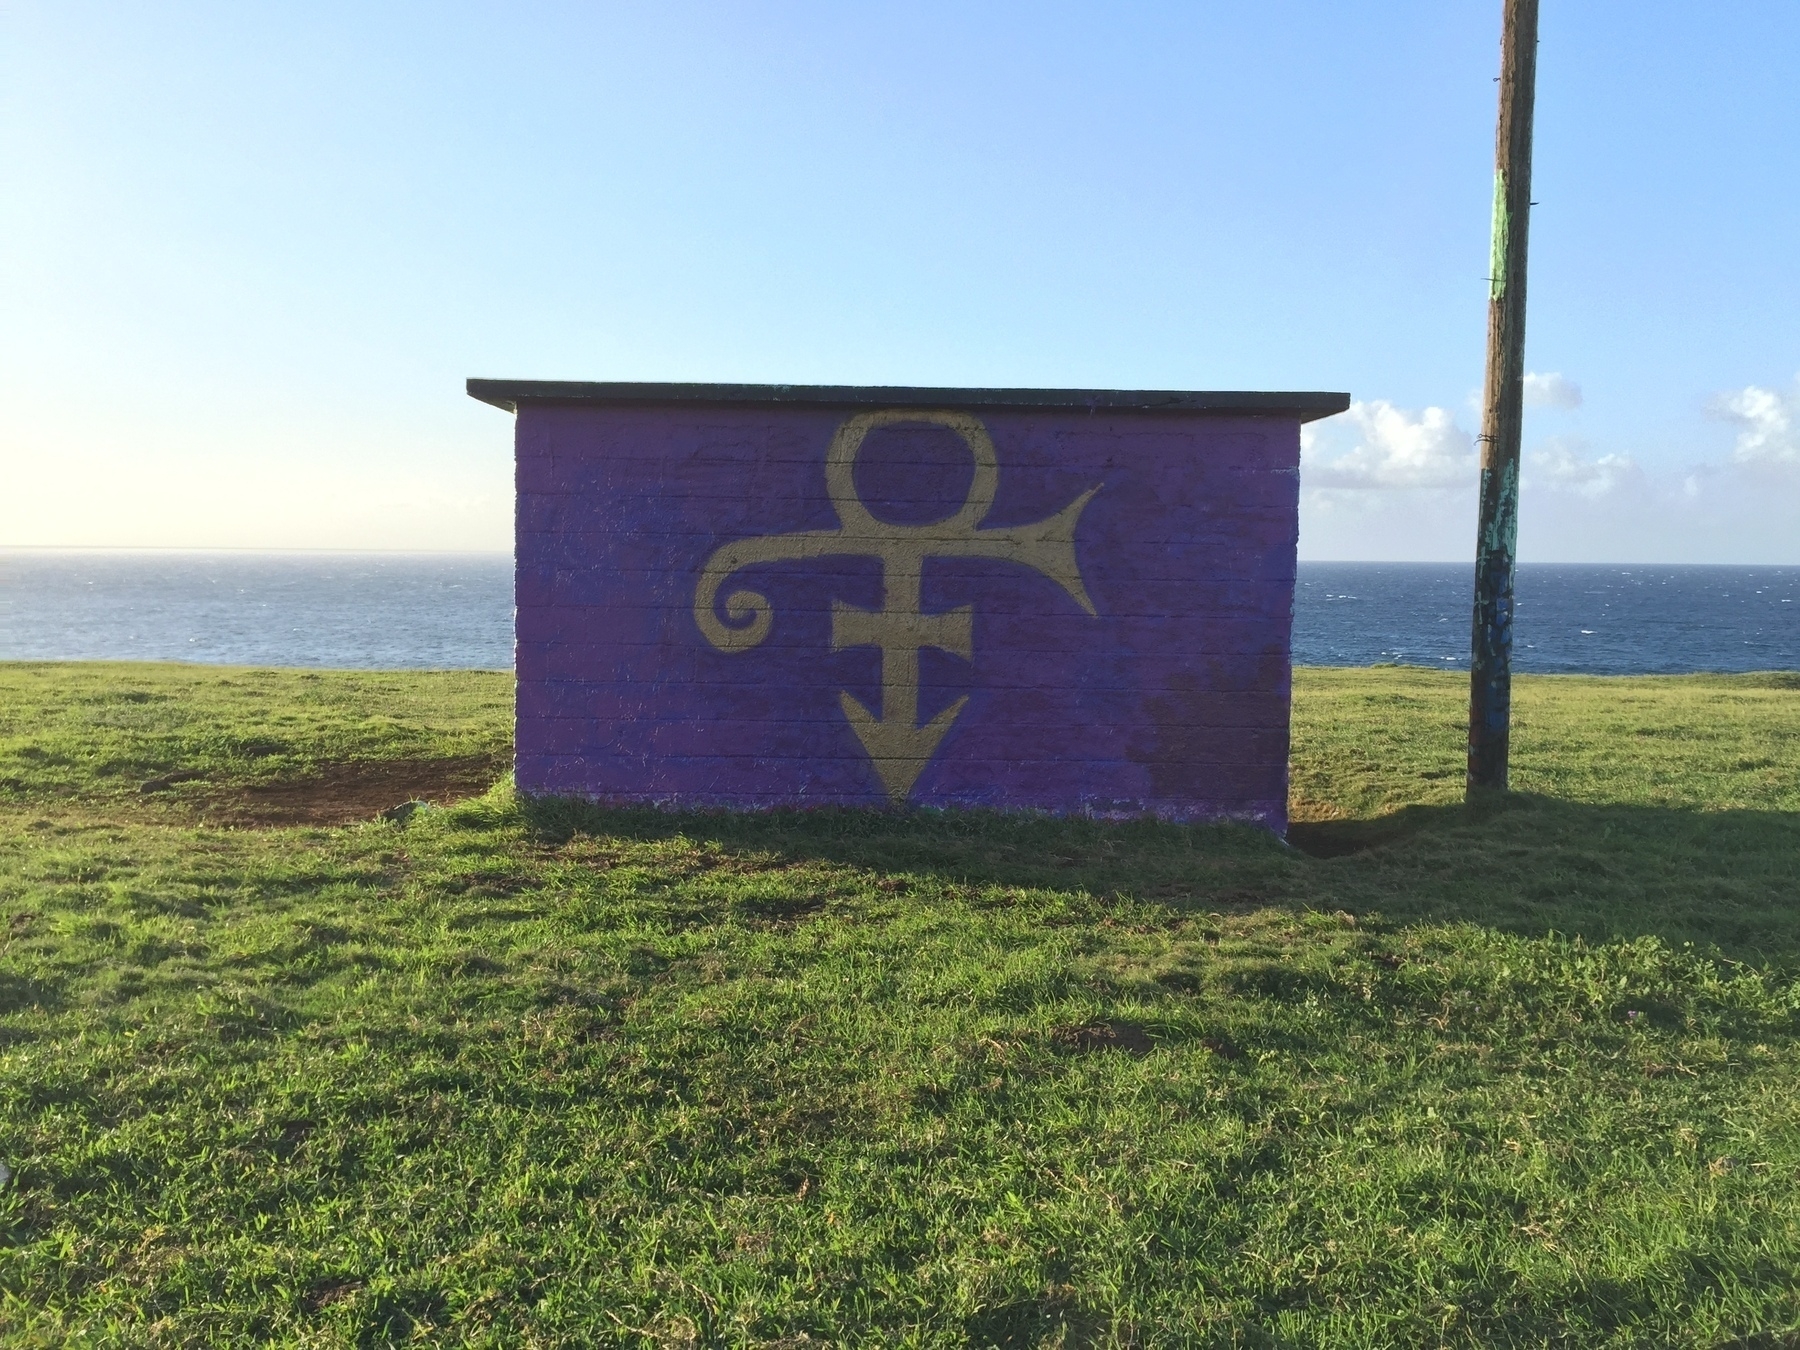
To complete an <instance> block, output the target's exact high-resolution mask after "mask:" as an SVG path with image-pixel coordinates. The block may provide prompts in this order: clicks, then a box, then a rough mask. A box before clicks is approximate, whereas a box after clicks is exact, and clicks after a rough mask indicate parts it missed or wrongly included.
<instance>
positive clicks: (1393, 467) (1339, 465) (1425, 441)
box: [1300, 399, 1475, 490]
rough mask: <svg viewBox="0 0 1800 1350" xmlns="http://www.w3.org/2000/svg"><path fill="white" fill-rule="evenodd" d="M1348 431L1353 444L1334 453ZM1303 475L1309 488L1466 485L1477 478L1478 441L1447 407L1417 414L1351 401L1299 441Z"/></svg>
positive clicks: (1382, 402)
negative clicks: (1337, 414) (1476, 447)
mask: <svg viewBox="0 0 1800 1350" xmlns="http://www.w3.org/2000/svg"><path fill="white" fill-rule="evenodd" d="M1308 430H1309V431H1311V430H1312V429H1311V428H1308ZM1346 432H1348V433H1349V436H1350V437H1353V438H1354V444H1353V445H1352V446H1351V448H1350V449H1348V450H1343V451H1337V452H1335V453H1334V448H1335V446H1337V445H1340V444H1342V442H1343V440H1344V439H1346V436H1345V433H1346ZM1300 476H1301V482H1302V484H1303V485H1304V486H1305V487H1307V488H1309V489H1332V490H1345V489H1348V490H1368V489H1388V488H1459V487H1468V486H1471V485H1472V484H1473V483H1474V482H1475V443H1474V441H1473V440H1472V439H1471V438H1470V436H1469V433H1468V432H1466V431H1464V430H1463V429H1462V428H1461V427H1459V426H1457V425H1456V418H1455V416H1454V415H1452V414H1451V413H1450V412H1449V411H1447V410H1446V409H1443V408H1426V409H1425V410H1424V411H1423V412H1421V413H1418V414H1414V413H1411V412H1408V411H1407V410H1406V409H1404V408H1396V407H1395V406H1394V405H1393V404H1391V403H1389V402H1387V401H1386V400H1385V399H1371V400H1369V401H1367V402H1356V403H1352V404H1351V405H1350V408H1349V411H1348V412H1344V413H1341V414H1339V416H1337V417H1334V418H1331V419H1329V421H1328V422H1327V423H1324V424H1321V425H1320V429H1319V430H1318V431H1316V432H1313V434H1311V435H1309V436H1306V437H1304V438H1303V439H1302V440H1301V457H1300Z"/></svg>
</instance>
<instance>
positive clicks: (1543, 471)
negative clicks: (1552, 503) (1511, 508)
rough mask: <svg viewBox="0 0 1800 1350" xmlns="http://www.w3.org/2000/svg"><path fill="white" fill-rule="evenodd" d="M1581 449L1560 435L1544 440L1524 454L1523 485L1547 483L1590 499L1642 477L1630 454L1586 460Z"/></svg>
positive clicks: (1574, 442) (1578, 444)
mask: <svg viewBox="0 0 1800 1350" xmlns="http://www.w3.org/2000/svg"><path fill="white" fill-rule="evenodd" d="M1580 449H1581V444H1580V442H1578V441H1570V440H1567V439H1565V438H1563V437H1560V436H1557V437H1552V438H1551V439H1550V440H1548V441H1546V442H1544V445H1543V447H1542V448H1541V449H1538V450H1533V451H1532V452H1531V453H1530V454H1528V455H1527V456H1526V457H1525V462H1526V465H1527V466H1528V469H1529V473H1528V475H1527V477H1526V479H1525V482H1524V486H1526V487H1531V486H1534V485H1535V484H1537V483H1546V484H1548V485H1549V486H1550V487H1552V488H1555V489H1557V490H1559V491H1563V492H1575V493H1579V494H1580V495H1581V496H1583V497H1589V498H1593V497H1604V496H1606V495H1607V494H1608V493H1610V492H1613V491H1615V490H1616V489H1618V488H1620V487H1623V486H1624V485H1626V484H1627V483H1635V482H1637V481H1639V480H1640V479H1642V477H1643V470H1641V469H1639V468H1638V466H1637V461H1635V460H1634V459H1632V457H1631V456H1630V455H1601V456H1600V457H1599V458H1598V459H1585V458H1583V457H1582V455H1581V454H1580V453H1579V452H1580Z"/></svg>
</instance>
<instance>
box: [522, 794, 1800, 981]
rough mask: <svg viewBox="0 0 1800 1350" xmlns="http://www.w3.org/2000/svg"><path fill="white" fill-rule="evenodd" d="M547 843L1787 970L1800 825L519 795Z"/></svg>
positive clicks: (1798, 821) (1565, 810)
mask: <svg viewBox="0 0 1800 1350" xmlns="http://www.w3.org/2000/svg"><path fill="white" fill-rule="evenodd" d="M521 809H522V811H523V812H524V814H525V817H526V819H527V821H528V822H529V824H530V826H531V828H532V829H533V830H534V832H536V833H537V834H538V835H539V837H540V838H542V839H543V840H544V841H545V842H546V843H553V844H554V843H561V842H565V841H567V840H569V839H571V838H574V837H576V836H590V837H609V838H617V839H624V840H633V841H641V842H653V841H674V840H686V841H689V842H691V843H692V844H694V845H696V846H698V847H703V848H705V849H708V850H711V851H714V852H717V853H719V854H721V855H729V856H730V857H732V858H734V859H736V860H738V861H739V862H741V863H751V864H753V865H757V866H767V867H779V866H792V865H795V864H800V863H812V864H818V863H826V864H832V865H836V866H840V867H844V868H848V869H854V870H858V871H864V872H868V873H872V874H875V876H876V877H877V878H881V877H896V876H904V875H911V876H917V877H928V878H932V879H935V880H937V881H941V882H944V883H946V884H952V885H957V886H965V887H974V888H1025V889H1045V890H1054V891H1079V892H1083V893H1085V894H1087V895H1089V896H1092V897H1094V898H1096V899H1101V900H1117V901H1131V902H1150V903H1154V904H1159V905H1164V906H1168V907H1172V908H1174V909H1177V910H1193V911H1201V912H1206V911H1217V910H1234V909H1235V910H1241V909H1245V908H1257V907H1267V906H1279V907H1284V908H1289V909H1295V910H1301V909H1313V910H1323V911H1326V912H1337V911H1343V912H1347V913H1349V914H1350V915H1353V916H1358V917H1359V918H1366V919H1367V920H1368V921H1369V922H1372V923H1386V924H1400V925H1412V924H1425V923H1432V924H1441V923H1467V924H1475V925H1479V926H1481V927H1485V928H1491V929H1494V930H1498V931H1502V932H1508V933H1516V934H1519V935H1524V936H1541V935H1545V934H1550V933H1556V934H1561V935H1563V936H1565V937H1570V938H1575V937H1579V938H1581V939H1583V940H1585V941H1588V942H1614V941H1629V940H1633V939H1637V938H1644V937H1655V938H1657V939H1659V940H1661V941H1663V942H1666V943H1668V944H1670V945H1671V946H1677V947H1678V946H1681V945H1682V944H1685V943H1691V944H1693V945H1694V946H1695V947H1698V948H1702V949H1705V950H1707V951H1709V952H1711V953H1713V954H1715V955H1717V956H1719V957H1721V958H1724V959H1728V960H1733V961H1743V962H1750V963H1754V964H1758V965H1770V964H1773V965H1780V966H1789V965H1792V966H1796V967H1800V814H1796V813H1792V812H1780V811H1744V810H1738V811H1699V810H1691V809H1683V808H1677V807H1653V806H1636V805H1615V804H1593V803H1581V802H1568V801H1561V800H1557V799H1554V798H1548V797H1535V796H1529V795H1525V794H1514V795H1511V796H1508V797H1505V798H1503V799H1500V800H1498V801H1496V802H1494V803H1490V804H1489V805H1488V806H1486V807H1484V808H1481V809H1476V810H1471V809H1468V808H1465V807H1463V806H1460V805H1456V806H1433V807H1409V808H1407V809H1405V810H1403V811H1398V812H1394V813H1391V814H1387V815H1381V816H1376V817H1371V818H1366V819H1356V820H1341V821H1329V822H1314V823H1305V824H1296V825H1295V826H1294V827H1293V829H1292V830H1291V832H1290V839H1291V843H1283V842H1282V841H1280V840H1278V839H1276V838H1275V837H1274V836H1273V835H1271V834H1269V833H1267V832H1266V831H1263V830H1260V829H1255V828H1252V827H1249V826H1240V825H1176V824H1170V823H1167V822H1162V821H1155V820H1129V821H1099V820H1085V819H1056V818H1051V817H1046V816H1035V815H1024V814H1005V813H998V812H985V811H935V810H921V811H861V810H840V809H824V810H815V811H792V810H778V811H767V812H665V811H660V810H655V809H647V808H623V809H621V808H607V807H601V806H595V805H592V804H589V803H585V802H579V801H574V800H570V799H566V798H539V799H524V798H522V799H521Z"/></svg>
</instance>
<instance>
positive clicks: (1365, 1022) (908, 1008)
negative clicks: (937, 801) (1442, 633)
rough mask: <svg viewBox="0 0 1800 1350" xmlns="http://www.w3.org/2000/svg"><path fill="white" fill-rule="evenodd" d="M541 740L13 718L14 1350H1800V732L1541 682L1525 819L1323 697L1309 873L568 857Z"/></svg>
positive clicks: (1013, 828) (397, 709)
mask: <svg viewBox="0 0 1800 1350" xmlns="http://www.w3.org/2000/svg"><path fill="white" fill-rule="evenodd" d="M510 694H511V686H510V678H509V677H506V676H501V675H484V674H478V673H456V674H390V673H381V674H373V673H338V672H310V673H302V672H295V671H253V670H240V669H220V668H202V667H183V666H148V665H70V666H54V665H19V664H14V665H0V1160H4V1162H5V1163H6V1165H7V1167H8V1168H9V1170H10V1171H11V1173H12V1175H11V1177H10V1180H8V1181H6V1183H5V1184H4V1186H0V1340H4V1342H5V1343H6V1344H9V1345H43V1346H51V1345H66V1344H76V1345H132V1346H137V1345H170V1346H175V1345H181V1346H186V1345H253V1344H254V1345H260V1344H268V1343H276V1344H294V1345H317V1346H327V1345H385V1344H390V1343H400V1342H406V1341H409V1340H413V1341H422V1342H430V1343H438V1344H454V1345H463V1344H471V1345H477V1344H478V1345H492V1346H551V1345H559V1346H560V1345H566V1346H585V1345H645V1346H648V1345H702V1344H705V1345H714V1344H718V1345H783V1346H802V1345H826V1344H830V1345H840V1344H863V1345H884V1346H885V1345H945V1346H961V1345H971V1346H1025V1345H1065V1346H1074V1345H1143V1346H1153V1345H1154V1346H1162V1345H1221V1346H1225V1345H1250V1346H1319V1347H1326V1346H1330V1347H1358V1346H1387V1345H1395V1346H1414V1345H1439V1344H1443V1345H1458V1346H1490V1345H1508V1346H1540V1345H1541V1346H1570V1345H1580V1346H1586V1345H1616V1346H1663V1345H1681V1346H1702V1347H1723V1346H1728V1345H1745V1346H1763V1347H1778V1346H1795V1345H1800V1275H1797V1274H1796V1272H1797V1271H1800V677H1795V676H1779V675H1777V676H1761V677H1758V676H1743V677H1730V678H1727V677H1717V678H1677V679H1612V680H1598V679H1575V678H1555V679H1548V678H1540V679H1528V680H1523V681H1521V682H1520V685H1519V689H1518V715H1517V721H1516V731H1515V746H1516V749H1515V765H1516V772H1515V784H1516V786H1517V787H1518V788H1520V789H1521V793H1520V794H1519V795H1518V796H1517V797H1516V798H1515V799H1511V800H1509V801H1507V802H1506V803H1505V804H1504V805H1502V806H1499V807H1496V808H1494V809H1490V810H1485V811H1483V812H1482V813H1480V814H1479V815H1470V814H1468V813H1466V812H1465V811H1464V810H1463V808H1462V807H1461V806H1460V805H1459V804H1458V802H1459V798H1460V794H1461V786H1460V759H1461V739H1462V731H1461V707H1462V700H1463V699H1464V697H1465V696H1466V686H1465V684H1464V682H1463V681H1462V680H1461V679H1459V678H1457V677H1453V676H1448V675H1443V674H1439V673H1436V672H1427V671H1413V670H1400V669H1386V670H1384V669H1377V670H1361V671H1323V670H1310V671H1302V672H1299V673H1298V677H1297V692H1296V706H1295V745H1294V772H1293V778H1294V788H1293V792H1294V803H1295V816H1296V819H1297V820H1298V821H1300V822H1302V823H1301V825H1300V827H1299V828H1297V829H1296V832H1295V838H1296V840H1297V841H1299V842H1300V843H1302V844H1303V845H1304V846H1305V848H1306V849H1307V850H1309V852H1299V851H1296V850H1293V849H1289V848H1285V847H1283V846H1282V845H1281V844H1279V843H1277V842H1276V841H1274V840H1273V839H1272V838H1269V837H1267V836H1264V835H1261V834H1258V833H1255V832H1252V831H1249V830H1244V829H1238V828H1220V827H1208V828H1183V827H1175V826H1167V825H1158V824H1153V823H1137V824H1126V825H1105V824H1099V823H1093V822H1083V821H1050V820H1044V819H1033V818H1017V817H1014V818H1005V817H995V816H986V815H974V814H968V815H965V814H935V813H915V814H862V813H842V812H824V813H817V814H808V815H803V814H775V815H768V816H754V817H725V816H713V815H702V816H686V817H677V816H667V815H659V814H654V813H634V812H605V811H599V810H594V809H589V808H584V807H579V806H575V805H570V804H567V803H530V802H522V801H520V800H519V799H518V798H516V797H515V796H514V795H513V793H512V792H511V790H510V787H509V786H508V784H507V783H506V782H505V781H504V780H503V779H500V774H501V771H502V768H503V765H504V759H505V756H506V753H507V748H508V734H509V728H508V708H509V702H510ZM496 780H499V781H498V782H496ZM489 784H495V785H494V786H493V787H492V790H487V791H484V789H486V788H487V786H488V785H489ZM462 794H478V795H473V796H468V797H466V798H465V799H463V800H460V801H457V802H456V803H455V804H454V805H449V806H441V807H437V808H433V809H423V810H418V811H415V812H414V813H412V814H411V815H410V816H409V817H407V818H405V819H403V820H391V821H390V820H381V819H378V818H376V815H377V812H378V811H379V810H380V809H381V808H382V807H383V806H392V805H395V804H397V803H399V802H401V801H403V800H406V799H407V798H409V797H420V796H424V797H430V798H434V799H450V798H455V797H458V796H460V795H462ZM1315 855H1317V856H1315Z"/></svg>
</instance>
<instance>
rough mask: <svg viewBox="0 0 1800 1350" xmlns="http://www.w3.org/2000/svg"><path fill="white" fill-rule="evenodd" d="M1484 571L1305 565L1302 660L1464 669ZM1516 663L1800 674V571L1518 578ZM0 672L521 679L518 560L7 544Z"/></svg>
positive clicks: (1613, 567)
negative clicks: (430, 672)
mask: <svg viewBox="0 0 1800 1350" xmlns="http://www.w3.org/2000/svg"><path fill="white" fill-rule="evenodd" d="M1473 573H1474V568H1473V564H1472V563H1342V562H1303V563H1301V564H1300V565H1299V573H1298V579H1297V584H1296V587H1295V596H1294V636H1293V658H1294V662H1295V664H1296V665H1348V666H1366V665H1377V664H1383V663H1394V664H1400V665H1416V666H1427V667H1435V668H1439V669H1453V670H1455V669H1462V670H1466V669H1467V668H1468V644H1469V635H1468V623H1469V606H1470V598H1471V593H1472V589H1473ZM1517 590H1518V594H1517V602H1518V608H1517V617H1516V620H1515V647H1514V667H1515V669H1517V670H1519V671H1521V672H1527V673H1531V672H1536V673H1543V674H1605V675H1622V674H1680V673H1698V672H1705V671H1726V672H1729V671H1750V670H1797V669H1800V566H1741V565H1736V564H1680V565H1676V564H1661V563H1658V564H1624V563H1522V564H1521V565H1520V568H1519V577H1518V588H1517ZM0 660H162V661H196V662H204V663H217V664H231V665H281V666H313V667H349V668H361V669H381V668H440V669H441V668H463V669H468V668H472V669H510V668H511V666H512V557H511V555H510V554H506V553H400V552H394V553H376V552H358V551H336V550H316V551H314V550H290V551H253V550H234V549H217V550H213V549H208V550H178V549H167V550H163V549H156V550H151V549H143V550H137V549H23V548H12V549H0Z"/></svg>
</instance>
